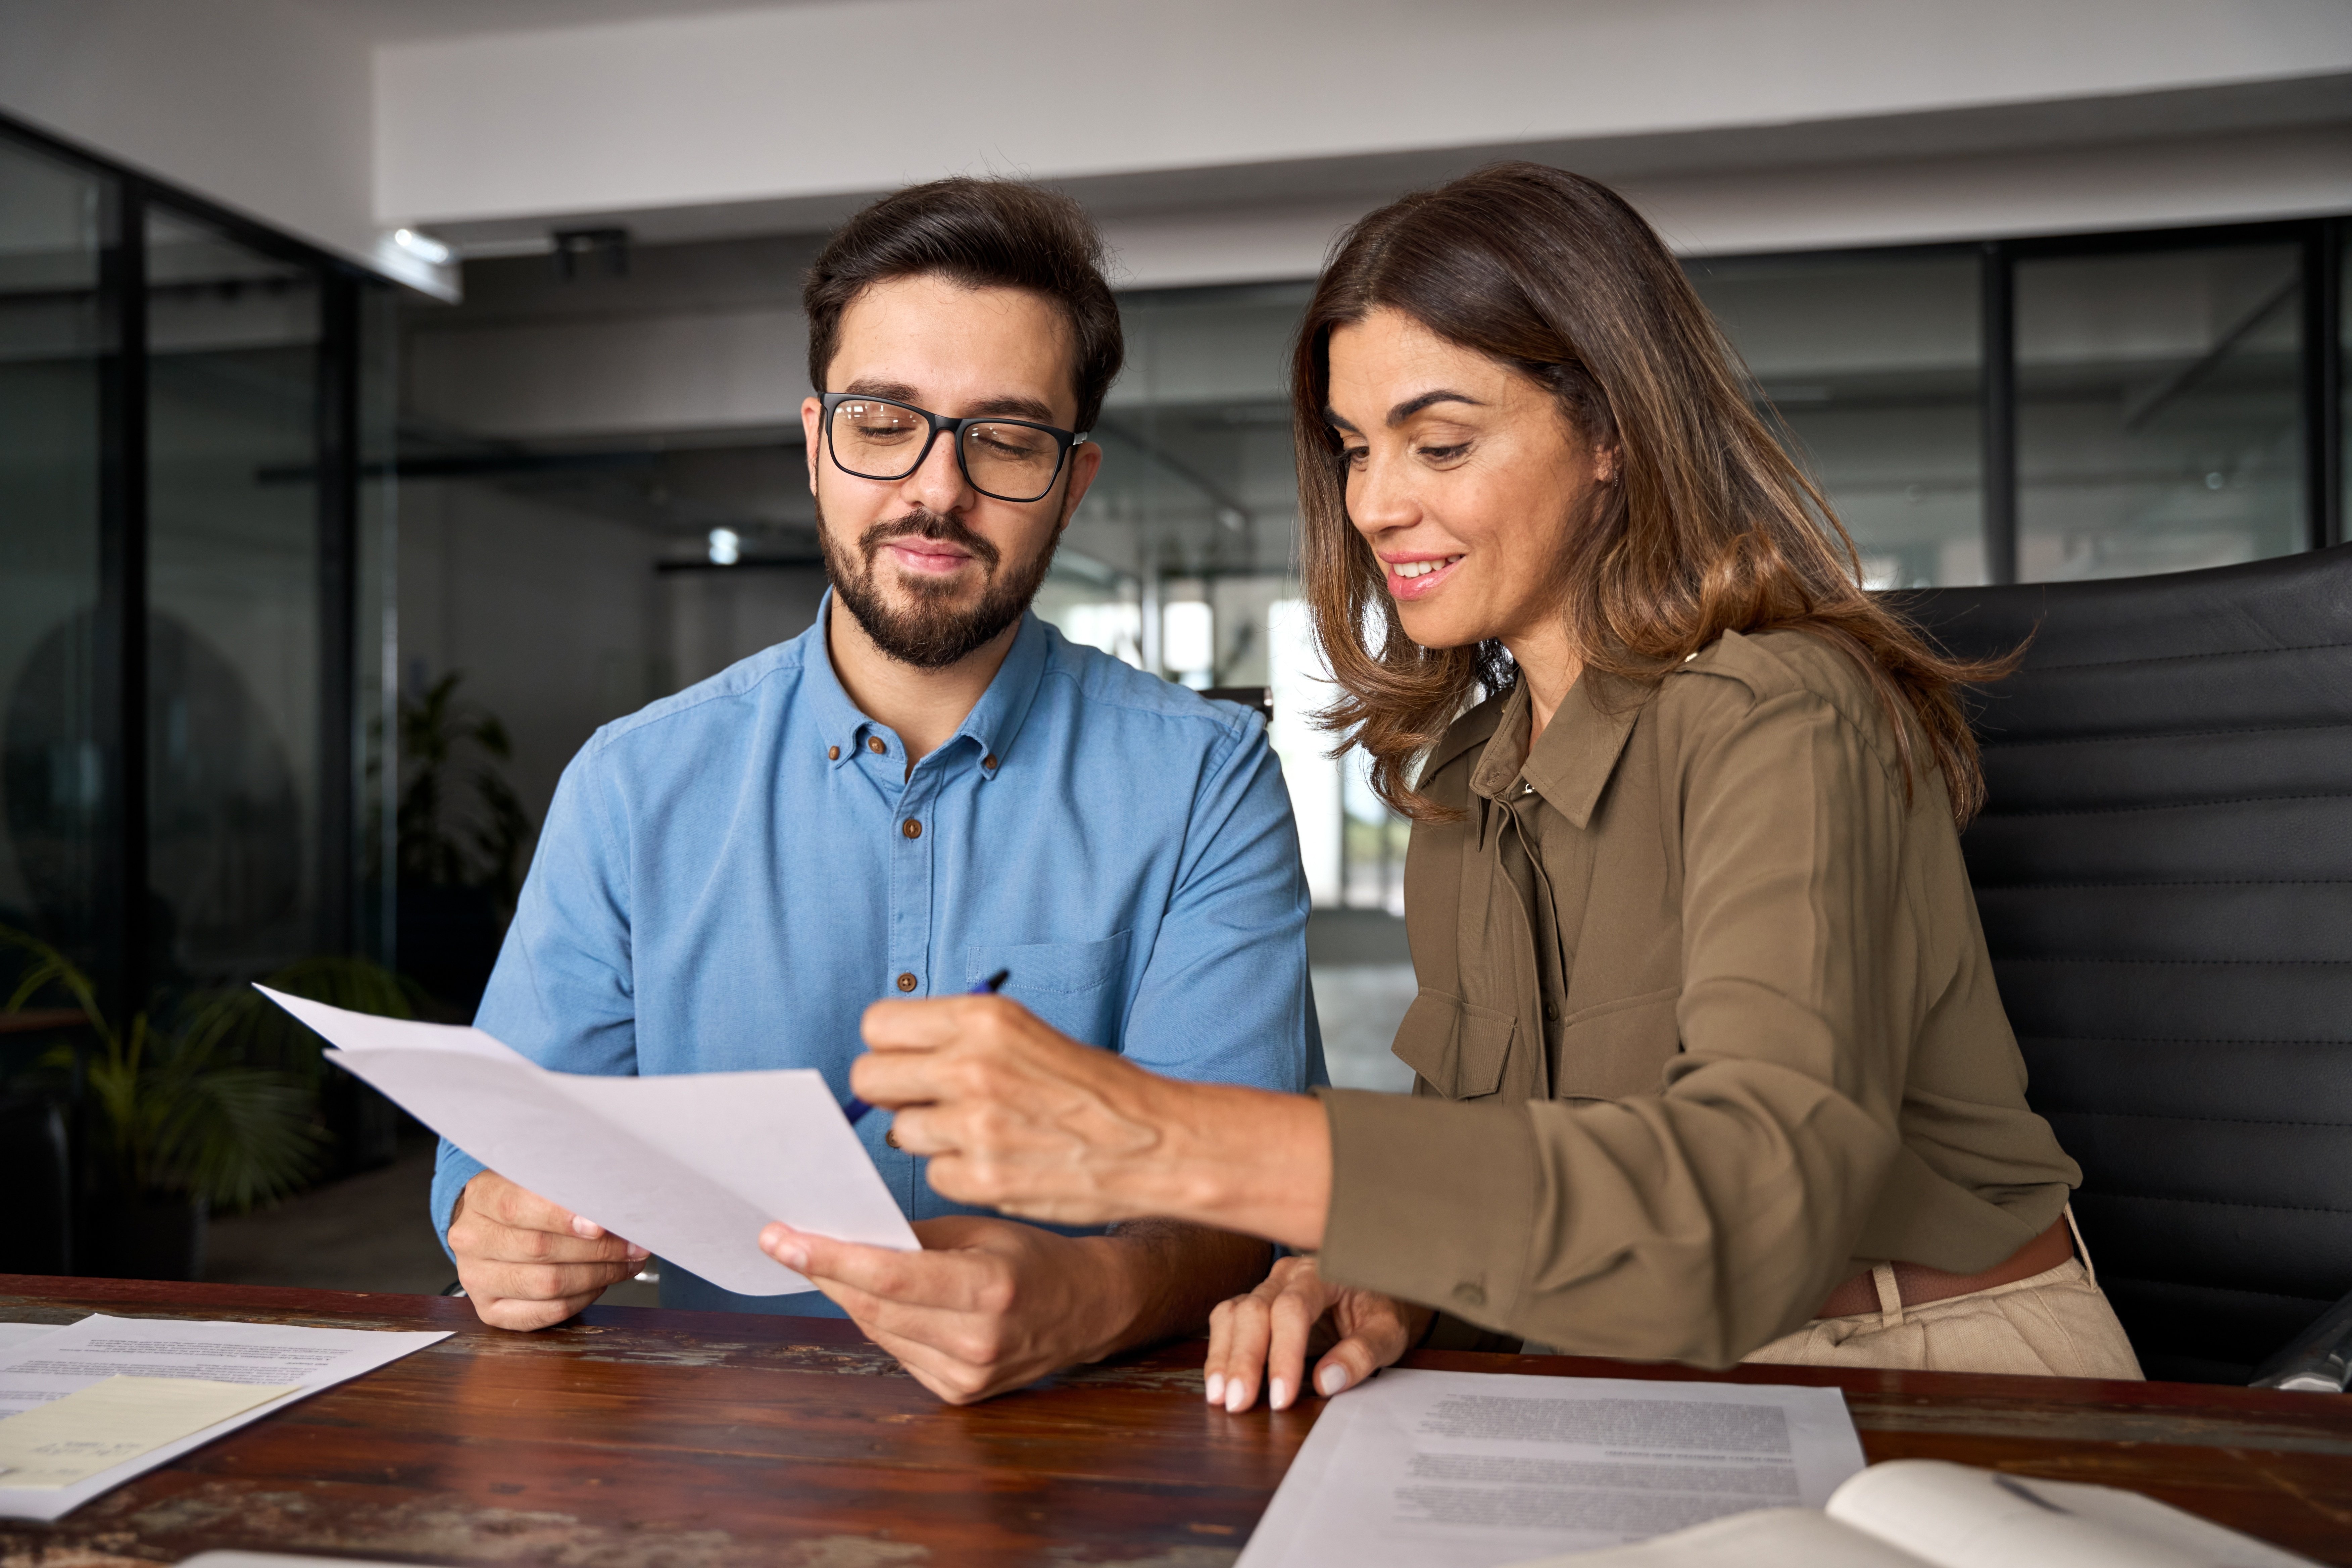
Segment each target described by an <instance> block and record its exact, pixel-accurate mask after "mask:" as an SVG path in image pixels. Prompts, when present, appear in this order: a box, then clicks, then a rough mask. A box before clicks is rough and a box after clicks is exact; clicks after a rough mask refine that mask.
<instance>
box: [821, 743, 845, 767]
mask: <svg viewBox="0 0 2352 1568" xmlns="http://www.w3.org/2000/svg"><path fill="white" fill-rule="evenodd" d="M824 760H825V761H826V762H828V763H837V762H839V761H841V748H840V747H839V746H827V747H826V748H825V749H824Z"/></svg>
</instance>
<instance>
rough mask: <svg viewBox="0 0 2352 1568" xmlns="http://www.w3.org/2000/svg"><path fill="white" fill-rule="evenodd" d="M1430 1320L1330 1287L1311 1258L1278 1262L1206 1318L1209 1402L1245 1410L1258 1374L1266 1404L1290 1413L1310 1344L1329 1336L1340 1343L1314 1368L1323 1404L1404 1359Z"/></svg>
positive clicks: (1369, 1295)
mask: <svg viewBox="0 0 2352 1568" xmlns="http://www.w3.org/2000/svg"><path fill="white" fill-rule="evenodd" d="M1431 1316H1432V1314H1431V1312H1430V1310H1429V1309H1428V1308H1426V1307H1412V1306H1407V1305H1406V1304H1405V1303H1404V1302H1402V1301H1399V1300H1395V1299H1394V1298H1392V1297H1389V1296H1383V1295H1381V1293H1380V1292H1379V1291H1377V1290H1358V1289H1352V1288H1350V1287H1348V1286H1343V1285H1334V1284H1331V1283H1330V1282H1329V1281H1328V1280H1326V1279H1324V1278H1323V1276H1322V1275H1321V1274H1320V1273H1319V1272H1318V1271H1317V1269H1316V1267H1315V1259H1313V1258H1283V1259H1282V1260H1281V1261H1279V1262H1277V1263H1276V1265H1275V1266H1274V1271H1273V1272H1272V1273H1270V1274H1268V1275H1267V1276H1266V1277H1265V1283H1263V1284H1261V1285H1260V1286H1259V1287H1258V1288H1257V1289H1255V1290H1253V1291H1251V1292H1250V1293H1249V1294H1248V1295H1246V1296H1235V1297H1234V1298H1233V1299H1232V1300H1229V1301H1220V1302H1218V1303H1217V1308H1216V1310H1214V1311H1213V1312H1211V1313H1210V1314H1209V1356H1208V1360H1207V1361H1205V1362H1203V1363H1202V1366H1201V1371H1202V1375H1203V1378H1204V1379H1205V1381H1206V1383H1207V1384H1208V1395H1209V1403H1210V1404H1212V1405H1223V1406H1224V1407H1225V1408H1226V1409H1228V1410H1247V1409H1248V1408H1249V1407H1250V1406H1251V1405H1253V1404H1255V1403H1256V1400H1257V1387H1258V1374H1259V1373H1260V1372H1263V1373H1265V1383H1266V1390H1267V1394H1266V1404H1267V1405H1268V1406H1269V1407H1271V1408H1273V1409H1276V1410H1286V1409H1288V1408H1289V1407H1290V1405H1292V1404H1293V1403H1294V1402H1295V1401H1296V1400H1297V1397H1298V1394H1299V1390H1300V1388H1301V1386H1302V1384H1303V1383H1304V1378H1303V1377H1302V1375H1301V1374H1302V1373H1303V1372H1304V1370H1305V1368H1306V1364H1307V1351H1308V1350H1309V1349H1310V1348H1311V1342H1313V1341H1315V1340H1317V1339H1319V1338H1322V1337H1324V1336H1325V1335H1327V1334H1328V1335H1331V1336H1336V1337H1337V1338H1338V1340H1339V1342H1338V1343H1337V1344H1334V1345H1333V1346H1332V1347H1331V1348H1330V1349H1329V1350H1328V1352H1325V1353H1324V1355H1323V1358H1322V1359H1321V1360H1320V1361H1318V1362H1317V1363H1315V1388H1316V1391H1317V1392H1318V1393H1319V1394H1323V1395H1324V1396H1325V1397H1327V1398H1328V1397H1329V1396H1330V1395H1332V1394H1338V1393H1339V1392H1340V1391H1341V1390H1343V1389H1349V1388H1353V1387H1355V1386H1356V1384H1360V1383H1361V1382H1363V1381H1364V1379H1366V1378H1368V1377H1370V1376H1371V1375H1372V1373H1376V1372H1378V1371H1380V1369H1381V1368H1382V1367H1384V1366H1386V1365H1388V1364H1389V1363H1391V1362H1393V1361H1394V1360H1396V1359H1397V1357H1399V1356H1401V1355H1402V1354H1404V1352H1406V1351H1407V1350H1409V1349H1411V1348H1412V1344H1413V1342H1415V1341H1417V1340H1419V1339H1420V1338H1421V1336H1422V1335H1423V1333H1425V1332H1426V1331H1428V1329H1429V1320H1430V1318H1431ZM1318 1330H1322V1331H1323V1333H1320V1334H1318Z"/></svg>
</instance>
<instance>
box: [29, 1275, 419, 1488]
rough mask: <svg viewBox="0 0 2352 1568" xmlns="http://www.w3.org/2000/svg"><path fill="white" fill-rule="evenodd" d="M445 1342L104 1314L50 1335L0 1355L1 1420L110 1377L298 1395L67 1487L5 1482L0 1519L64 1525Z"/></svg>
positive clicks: (384, 1333) (409, 1334)
mask: <svg viewBox="0 0 2352 1568" xmlns="http://www.w3.org/2000/svg"><path fill="white" fill-rule="evenodd" d="M448 1337H449V1336H448V1335H447V1334H446V1333H436V1332H430V1331H397V1330H380V1329H313V1328H302V1327H296V1326H293V1325H290V1324H283V1323H217V1322H201V1321H182V1320H176V1319H173V1320H166V1319H155V1318H110V1317H107V1316H105V1315H103V1314H93V1315H92V1316H90V1317H87V1318H84V1319H83V1320H82V1321H80V1322H79V1323H74V1324H70V1325H68V1327H65V1328H61V1329H53V1330H51V1331H49V1332H47V1333H46V1334H43V1335H41V1336H40V1337H39V1338H37V1339H35V1340H32V1341H30V1342H26V1343H24V1344H20V1345H18V1346H17V1347H16V1348H15V1349H14V1350H11V1351H7V1352H0V1415H13V1414H15V1413H16V1412H17V1411H19V1410H29V1409H32V1408H34V1407H35V1406H37V1405H45V1404H47V1403H48V1402H49V1401H51V1400H54V1399H60V1398H63V1397H64V1396H65V1395H67V1394H71V1393H74V1392H75V1391H76V1390H78V1389H82V1388H87V1387H89V1386H90V1385H91V1384H95V1383H98V1382H99V1381H100V1380H101V1379H104V1378H109V1377H182V1378H186V1377H193V1378H202V1379H204V1380H205V1381H207V1382H211V1383H245V1384H291V1385H295V1392H294V1393H292V1394H283V1395H280V1396H279V1397H278V1398H276V1399H273V1400H271V1401H269V1402H268V1404H266V1405H257V1406H256V1407H254V1408H253V1409H250V1410H247V1411H245V1412H243V1413H242V1414H239V1415H232V1416H230V1417H229V1418H228V1419H226V1420H225V1421H222V1422H220V1423H218V1424H217V1425H215V1426H207V1427H205V1429H204V1430H203V1431H201V1432H197V1433H194V1434H193V1435H192V1436H186V1437H183V1438H180V1439H179V1440H178V1441H176V1442H172V1443H166V1444H164V1445H163V1447H160V1448H153V1449H150V1450H149V1451H148V1452H146V1453H144V1454H142V1455H140V1456H139V1457H138V1458H135V1459H131V1460H130V1461H128V1462H126V1463H124V1464H121V1465H117V1466H115V1467H113V1468H111V1469H107V1470H102V1471H100V1473H99V1474H97V1475H95V1476H92V1477H90V1478H89V1479H88V1480H86V1481H77V1482H76V1483H74V1484H73V1485H72V1486H69V1487H59V1488H57V1489H29V1488H25V1489H10V1488H9V1487H8V1486H7V1485H6V1481H7V1478H6V1477H5V1476H0V1519H43V1520H47V1519H60V1518H62V1517H64V1516H65V1515H66V1514H68V1513H69V1512H71V1511H72V1510H75V1509H77V1508H79V1507H80V1506H81V1505H82V1504H83V1503H86V1502H88V1501H89V1500H90V1499H92V1498H94V1497H96V1496H98V1495H99V1494H100V1492H103V1491H107V1490H109V1489H111V1488H114V1487H118V1486H121V1484H122V1483H123V1482H124V1481H127V1480H129V1479H131V1478H132V1477H133V1476H136V1475H139V1474H141V1473H142V1472H144V1471H147V1470H150V1469H152V1468H155V1467H156V1466H158V1465H161V1464H163V1463H165V1462H167V1461H169V1460H171V1459H173V1458H178V1457H179V1456H180V1455H182V1454H184V1453H186V1452H187V1451H188V1450H189V1449H191V1448H194V1447H198V1446H199V1445H201V1444H205V1443H209V1442H211V1441H212V1440H213V1439H214V1438H215V1437H217V1436H221V1435H222V1434H223V1433H225V1432H231V1431H234V1430H236V1428H237V1427H239V1426H244V1425H245V1424H246V1423H247V1422H248V1421H257V1420H259V1419H260V1418H261V1417H262V1416H264V1415H268V1414H269V1413H270V1412H271V1411H273V1410H279V1409H283V1408H284V1407H285V1406H287V1405H290V1404H292V1403H293V1402H294V1401H295V1400H298V1399H300V1398H302V1397H304V1396H305V1395H307V1394H316V1393H318V1392H319V1391H320V1389H322V1388H331V1387H333V1386H334V1385H335V1384H339V1383H341V1382H344V1381H345V1380H347V1379H350V1378H354V1377H357V1376H359V1375H360V1374H361V1373H365V1372H373V1371H374V1370H375V1369H376V1368H377V1367H380V1366H383V1365H384V1364H385V1363H388V1362H394V1361H398V1360H399V1359H400V1358H401V1357H402V1356H404V1355H408V1354H410V1353H411V1352H415V1351H420V1350H423V1349H424V1348H425V1346H426V1345H429V1344H436V1343H438V1342H440V1341H442V1340H446V1339H447V1338H448Z"/></svg>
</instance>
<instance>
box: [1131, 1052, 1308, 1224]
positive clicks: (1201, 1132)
mask: <svg viewBox="0 0 2352 1568" xmlns="http://www.w3.org/2000/svg"><path fill="white" fill-rule="evenodd" d="M1169 1087H1170V1088H1171V1089H1175V1090H1177V1091H1178V1097H1177V1103H1175V1104H1173V1105H1171V1107H1169V1110H1171V1114H1170V1115H1169V1116H1167V1117H1166V1118H1165V1119H1164V1120H1163V1121H1162V1126H1163V1128H1164V1129H1165V1130H1166V1131H1167V1134H1168V1136H1167V1140H1166V1143H1165V1145H1164V1147H1163V1149H1162V1151H1161V1152H1160V1153H1161V1157H1160V1158H1159V1159H1155V1160H1153V1161H1151V1162H1150V1182H1151V1185H1152V1187H1153V1189H1154V1191H1153V1192H1152V1194H1151V1196H1152V1198H1153V1200H1154V1202H1155V1204H1156V1205H1157V1206H1155V1207H1154V1208H1153V1210H1152V1211H1151V1212H1154V1213H1158V1214H1164V1215H1168V1216H1169V1217H1171V1218H1175V1219H1187V1220H1191V1221H1192V1222H1193V1223H1194V1224H1196V1225H1205V1226H1214V1227H1215V1228H1217V1229H1219V1230H1232V1231H1240V1232H1242V1233H1244V1234H1245V1235H1249V1236H1257V1237H1265V1239H1266V1240H1268V1241H1275V1242H1280V1243H1281V1244H1283V1245H1284V1246H1286V1247H1297V1248H1299V1249H1301V1250H1307V1251H1312V1250H1313V1249H1314V1248H1316V1247H1320V1246H1321V1245H1322V1243H1323V1226H1324V1221H1325V1219H1326V1217H1327V1215H1328V1214H1329V1211H1330V1206H1331V1132H1330V1126H1329V1123H1328V1121H1326V1119H1325V1117H1324V1113H1323V1106H1322V1103H1321V1102H1320V1101H1318V1100H1313V1099H1311V1098H1309V1097H1307V1096H1306V1095H1298V1094H1276V1093H1272V1092H1270V1091H1268V1090H1265V1089H1237V1088H1234V1087H1231V1086H1229V1085H1223V1084H1203V1083H1181V1084H1177V1083H1171V1084H1170V1086H1169Z"/></svg>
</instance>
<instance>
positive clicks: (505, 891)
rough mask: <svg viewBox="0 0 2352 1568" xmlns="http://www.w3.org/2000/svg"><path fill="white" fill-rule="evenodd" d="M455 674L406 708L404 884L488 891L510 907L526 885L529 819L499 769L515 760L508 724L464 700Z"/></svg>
mask: <svg viewBox="0 0 2352 1568" xmlns="http://www.w3.org/2000/svg"><path fill="white" fill-rule="evenodd" d="M461 679H464V676H463V673H462V672H458V671H452V672H451V673H450V674H447V675H445V676H443V677H442V678H441V679H439V680H437V681H435V682H434V683H433V686H432V688H431V689H429V690H427V691H426V692H425V695H424V696H423V697H422V698H420V699H416V700H409V699H405V698H404V699H402V700H401V704H400V716H399V723H400V746H399V754H400V758H401V763H402V766H403V768H404V770H405V772H406V774H407V779H406V782H405V783H404V784H403V785H402V786H401V791H400V802H399V805H398V809H397V814H396V819H395V823H394V826H395V827H396V828H397V830H398V834H399V849H398V854H399V858H400V879H401V880H402V881H404V882H407V883H411V884H422V885H424V886H426V887H434V888H488V889H491V890H492V891H494V892H495V893H496V894H497V895H498V897H499V902H500V903H501V904H503V905H505V906H506V907H508V908H509V909H511V908H512V907H513V905H514V900H515V895H516V893H517V892H519V891H520V889H521V886H522V850H523V845H524V844H525V843H526V842H527V841H528V840H529V839H530V817H529V816H526V815H525V814H524V812H523V808H522V800H521V798H520V796H518V795H516V794H515V792H514V788H513V786H512V785H510V784H508V783H507V781H506V776H505V775H504V774H503V773H500V772H499V769H498V767H497V765H496V764H498V763H503V762H506V761H508V760H509V758H510V757H511V756H512V755H513V747H512V746H511V745H510V744H509V742H508V739H507V731H506V726H505V725H504V724H503V723H501V722H499V718H498V716H497V715H496V714H494V713H492V712H490V711H489V710H488V709H486V708H484V707H482V706H481V705H480V704H479V703H477V702H469V701H467V700H463V699H461V698H459V697H458V695H457V683H458V682H459V681H460V680H461Z"/></svg>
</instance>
